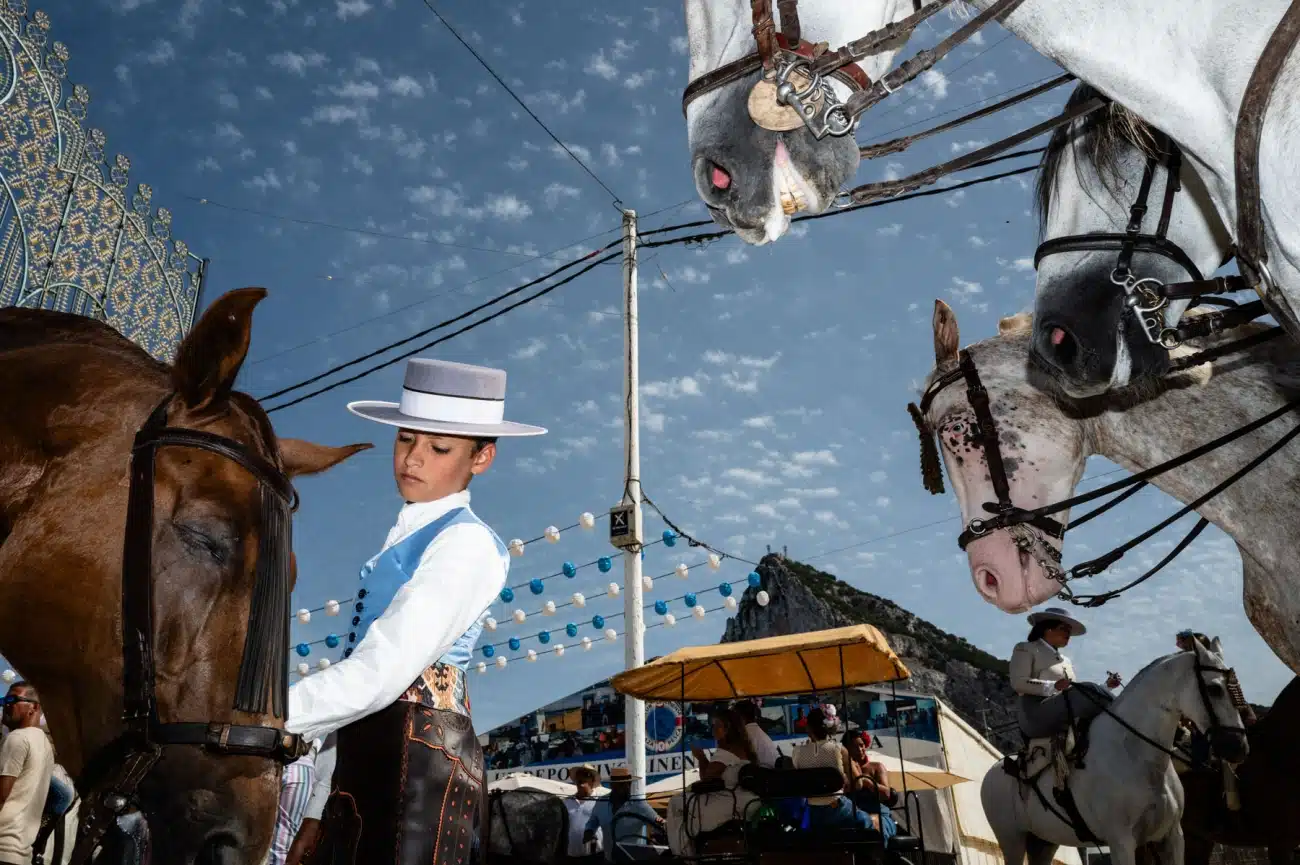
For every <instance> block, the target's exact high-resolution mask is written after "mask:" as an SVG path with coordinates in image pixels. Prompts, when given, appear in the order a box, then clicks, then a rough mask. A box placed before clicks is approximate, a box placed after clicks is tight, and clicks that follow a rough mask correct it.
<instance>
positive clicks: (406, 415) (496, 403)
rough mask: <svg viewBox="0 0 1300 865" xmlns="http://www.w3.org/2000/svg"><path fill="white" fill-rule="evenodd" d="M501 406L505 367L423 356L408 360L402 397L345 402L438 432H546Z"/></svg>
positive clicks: (382, 419)
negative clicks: (517, 419) (508, 415)
mask: <svg viewBox="0 0 1300 865" xmlns="http://www.w3.org/2000/svg"><path fill="white" fill-rule="evenodd" d="M505 410H506V371H505V370H503V369H492V368H490V367H486V366H473V365H471V364H468V363H453V362H452V361H449V360H432V359H428V358H422V357H415V358H411V359H410V360H408V361H407V362H406V379H405V380H404V381H403V382H402V401H401V402H377V401H375V400H361V401H359V402H351V403H348V411H350V412H352V413H353V414H354V415H357V416H358V417H363V418H365V419H366V420H372V421H375V422H376V423H382V424H388V425H389V426H395V427H402V428H404V429H413V430H417V431H419V432H427V433H435V434H437V435H448V436H465V437H468V438H503V437H507V436H536V435H542V434H544V433H545V432H546V430H545V429H544V428H542V427H539V426H529V425H528V424H522V423H514V422H512V421H508V420H506V419H505Z"/></svg>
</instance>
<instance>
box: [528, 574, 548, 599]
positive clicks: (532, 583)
mask: <svg viewBox="0 0 1300 865" xmlns="http://www.w3.org/2000/svg"><path fill="white" fill-rule="evenodd" d="M528 591H530V592H532V593H533V594H534V595H540V594H541V593H542V592H544V591H546V585H545V584H544V583H543V582H542V581H541V580H540V579H538V578H537V577H533V578H532V579H531V580H529V581H528Z"/></svg>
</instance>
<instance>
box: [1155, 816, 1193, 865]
mask: <svg viewBox="0 0 1300 865" xmlns="http://www.w3.org/2000/svg"><path fill="white" fill-rule="evenodd" d="M1152 846H1153V847H1154V848H1155V849H1156V851H1157V855H1158V856H1159V857H1160V863H1159V865H1183V853H1184V850H1185V846H1186V842H1185V841H1184V840H1183V827H1182V825H1181V824H1175V825H1174V828H1173V829H1172V830H1171V831H1170V832H1169V834H1168V835H1166V836H1165V837H1164V839H1163V840H1161V841H1156V842H1155V843H1154V844H1152Z"/></svg>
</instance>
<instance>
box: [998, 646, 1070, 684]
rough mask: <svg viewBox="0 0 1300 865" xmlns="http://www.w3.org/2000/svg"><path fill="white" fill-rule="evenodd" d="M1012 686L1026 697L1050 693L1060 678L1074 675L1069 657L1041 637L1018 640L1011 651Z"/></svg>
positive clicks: (1068, 677)
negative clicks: (1029, 641) (1023, 641)
mask: <svg viewBox="0 0 1300 865" xmlns="http://www.w3.org/2000/svg"><path fill="white" fill-rule="evenodd" d="M1010 666H1011V670H1010V673H1011V687H1012V688H1013V689H1014V690H1015V692H1016V693H1017V694H1021V695H1023V696H1026V697H1050V696H1052V695H1053V694H1055V693H1056V683H1057V682H1059V681H1060V680H1061V679H1071V680H1073V679H1074V667H1073V666H1071V664H1070V659H1069V658H1067V657H1065V656H1064V655H1062V654H1061V653H1060V652H1059V651H1057V650H1056V649H1054V648H1052V647H1051V646H1049V645H1048V644H1047V643H1046V642H1044V641H1043V640H1034V641H1033V642H1032V643H1017V644H1016V648H1015V649H1014V650H1012V652H1011V665H1010Z"/></svg>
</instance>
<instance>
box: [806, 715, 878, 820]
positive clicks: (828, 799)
mask: <svg viewBox="0 0 1300 865" xmlns="http://www.w3.org/2000/svg"><path fill="white" fill-rule="evenodd" d="M830 733H831V731H830V730H829V729H828V727H827V722H826V714H825V713H824V712H823V711H822V710H821V709H813V710H812V711H811V712H809V713H808V741H807V742H804V743H803V744H802V745H798V746H796V747H795V749H794V754H793V755H792V756H793V759H794V767H795V768H796V769H819V768H824V767H831V768H834V769H838V770H839V772H840V775H841V776H843V777H844V778H845V781H846V783H847V779H848V778H849V769H848V767H847V766H846V765H845V756H846V755H845V751H844V748H843V746H841V745H840V743H839V741H837V740H836V739H833V738H831V735H830ZM807 802H808V804H807V810H806V811H805V812H804V815H805V820H804V828H805V829H809V830H812V831H818V830H823V829H844V828H849V827H853V826H858V827H861V828H863V829H874V828H875V824H874V823H873V822H872V820H871V817H870V815H868V814H866V813H865V812H863V811H861V810H859V809H858V807H857V806H856V805H854V804H853V801H852V800H851V799H849V797H847V796H845V795H844V789H843V788H841V789H839V790H838V791H836V792H835V793H834V794H832V795H830V796H812V797H809V798H808V800H807Z"/></svg>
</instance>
